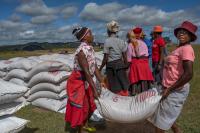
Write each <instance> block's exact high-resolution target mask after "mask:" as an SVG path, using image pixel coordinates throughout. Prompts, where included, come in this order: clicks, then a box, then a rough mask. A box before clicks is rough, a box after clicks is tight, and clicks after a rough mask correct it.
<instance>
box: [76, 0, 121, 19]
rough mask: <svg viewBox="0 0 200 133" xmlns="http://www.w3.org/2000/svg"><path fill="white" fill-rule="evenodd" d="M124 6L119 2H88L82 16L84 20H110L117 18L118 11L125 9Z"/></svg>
mask: <svg viewBox="0 0 200 133" xmlns="http://www.w3.org/2000/svg"><path fill="white" fill-rule="evenodd" d="M123 7H124V6H123V5H121V4H118V3H108V4H104V5H97V4H96V3H88V4H86V5H85V7H84V9H83V11H82V12H81V13H80V17H81V18H82V19H83V20H91V21H110V20H112V19H116V13H117V12H118V11H120V10H121V9H123Z"/></svg>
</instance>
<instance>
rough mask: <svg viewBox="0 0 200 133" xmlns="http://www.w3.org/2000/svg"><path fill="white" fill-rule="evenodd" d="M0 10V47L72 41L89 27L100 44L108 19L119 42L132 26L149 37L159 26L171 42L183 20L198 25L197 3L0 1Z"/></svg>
mask: <svg viewBox="0 0 200 133" xmlns="http://www.w3.org/2000/svg"><path fill="white" fill-rule="evenodd" d="M0 9H1V12H0V45H11V44H23V43H27V42H33V41H37V42H67V41H75V38H74V37H73V36H72V34H71V31H72V29H73V28H74V27H76V26H87V27H89V28H91V29H92V32H93V34H94V35H95V40H96V41H99V42H103V41H104V40H105V38H106V27H105V25H106V23H107V22H109V21H111V20H116V21H118V22H119V24H120V32H119V36H120V37H121V38H123V39H125V35H126V33H127V31H128V30H130V29H131V28H134V27H135V26H141V27H142V28H143V30H144V31H145V33H146V34H147V35H149V33H150V31H151V30H152V27H153V26H154V25H162V26H163V27H164V33H163V35H164V36H169V37H170V38H171V39H172V40H173V41H176V39H175V38H174V36H173V29H174V28H175V27H177V26H178V25H180V23H181V22H183V21H184V20H190V21H191V22H193V23H195V24H196V25H198V26H200V14H199V12H200V2H199V1H198V0H190V1H189V0H143V1H142V0H117V1H112V0H93V1H91V0H0ZM197 34H198V36H199V35H200V32H199V30H198V33H197ZM197 43H200V39H198V40H197Z"/></svg>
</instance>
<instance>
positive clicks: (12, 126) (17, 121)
mask: <svg viewBox="0 0 200 133" xmlns="http://www.w3.org/2000/svg"><path fill="white" fill-rule="evenodd" d="M28 122H29V121H28V120H24V119H21V118H17V117H15V116H5V117H1V118H0V132H1V133H18V132H20V131H21V130H22V129H24V128H25V126H26V124H27V123H28Z"/></svg>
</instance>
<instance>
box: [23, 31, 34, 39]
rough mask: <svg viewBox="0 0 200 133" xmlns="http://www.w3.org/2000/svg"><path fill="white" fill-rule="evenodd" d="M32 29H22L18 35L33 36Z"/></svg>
mask: <svg viewBox="0 0 200 133" xmlns="http://www.w3.org/2000/svg"><path fill="white" fill-rule="evenodd" d="M34 33H35V32H34V30H27V31H24V32H21V33H20V34H19V35H20V36H21V37H22V38H27V39H28V38H31V37H32V36H34Z"/></svg>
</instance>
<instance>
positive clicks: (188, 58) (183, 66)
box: [149, 21, 197, 133]
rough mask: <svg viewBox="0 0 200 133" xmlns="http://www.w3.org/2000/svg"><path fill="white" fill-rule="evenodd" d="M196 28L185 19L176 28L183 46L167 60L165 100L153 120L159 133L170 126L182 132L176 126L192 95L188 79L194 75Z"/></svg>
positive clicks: (164, 79)
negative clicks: (192, 43)
mask: <svg viewBox="0 0 200 133" xmlns="http://www.w3.org/2000/svg"><path fill="white" fill-rule="evenodd" d="M196 31H197V26H196V25H194V24H193V23H191V22H189V21H184V22H183V23H182V25H181V26H180V27H178V28H176V29H175V30H174V35H175V36H176V37H177V39H178V40H179V45H178V47H177V48H176V49H175V50H174V51H172V53H171V54H169V55H168V56H167V57H166V59H165V62H164V68H163V80H162V85H163V88H162V92H163V93H162V100H161V103H160V105H159V107H158V109H157V111H156V112H155V114H154V115H153V116H152V117H151V118H150V119H149V121H150V122H151V123H153V125H154V126H155V127H156V133H164V132H165V130H169V129H170V128H172V130H173V132H174V133H181V130H180V128H179V127H178V126H177V125H176V119H177V118H178V116H179V115H180V113H181V110H182V107H183V104H184V102H185V100H186V98H187V96H188V94H189V90H190V85H189V83H188V82H189V81H190V80H191V79H192V77H193V62H194V59H195V55H194V51H193V48H192V46H191V44H190V43H191V42H193V41H195V40H196V39H197V36H196V35H195V32H196Z"/></svg>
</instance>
